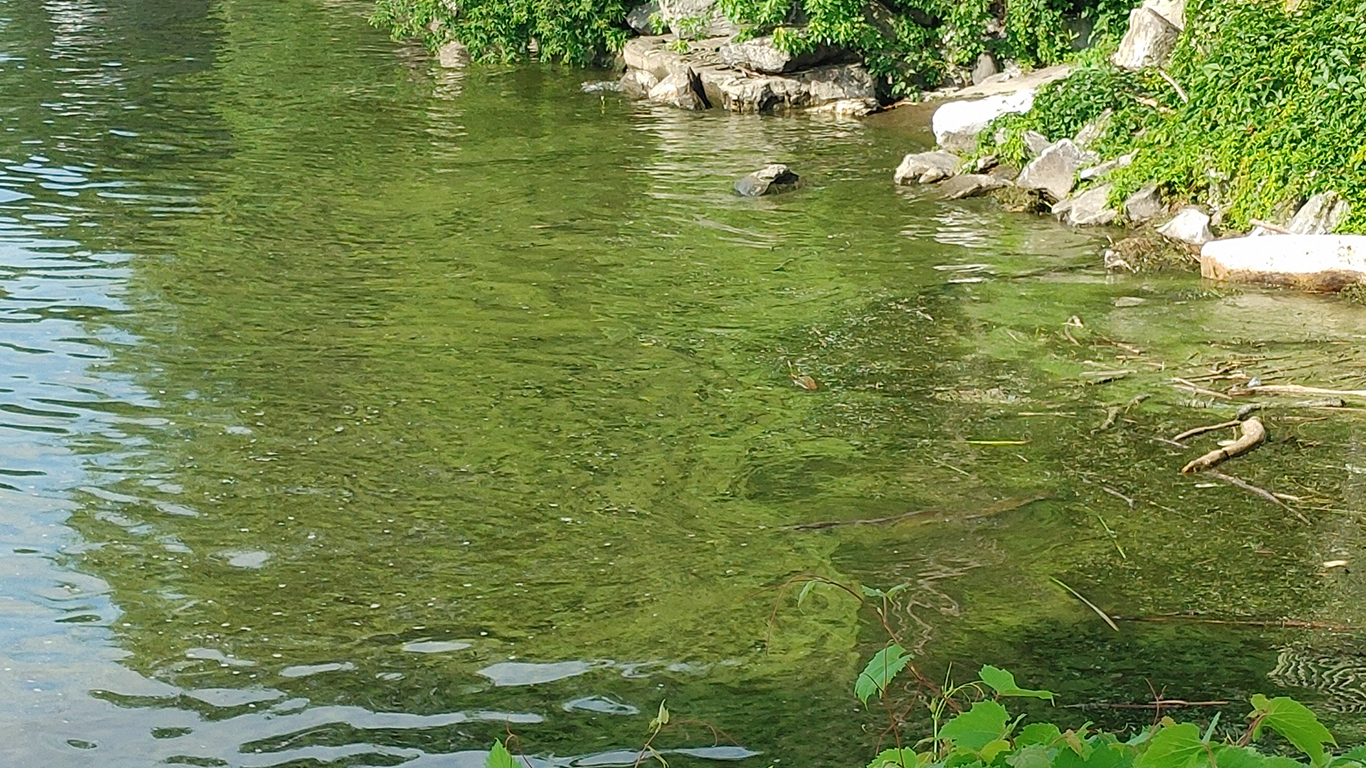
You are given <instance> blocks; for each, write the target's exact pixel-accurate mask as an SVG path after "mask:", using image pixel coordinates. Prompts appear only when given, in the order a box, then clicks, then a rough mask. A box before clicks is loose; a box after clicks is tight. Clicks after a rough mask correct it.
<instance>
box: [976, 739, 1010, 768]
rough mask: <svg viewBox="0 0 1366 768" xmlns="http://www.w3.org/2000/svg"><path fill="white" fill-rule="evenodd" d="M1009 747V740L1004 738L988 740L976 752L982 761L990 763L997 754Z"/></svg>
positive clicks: (1007, 749) (1002, 752)
mask: <svg viewBox="0 0 1366 768" xmlns="http://www.w3.org/2000/svg"><path fill="white" fill-rule="evenodd" d="M1011 749H1012V747H1011V746H1010V742H1008V741H1006V740H1005V739H997V740H995V741H993V742H989V743H988V744H987V745H986V746H985V747H982V749H981V750H980V751H979V753H978V754H980V755H981V756H982V762H983V763H985V764H987V765H991V764H992V763H993V762H995V760H996V758H997V756H999V755H1001V754H1004V753H1006V752H1009V751H1010V750H1011Z"/></svg>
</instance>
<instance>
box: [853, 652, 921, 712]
mask: <svg viewBox="0 0 1366 768" xmlns="http://www.w3.org/2000/svg"><path fill="white" fill-rule="evenodd" d="M910 661H911V657H910V656H909V655H907V654H906V649H905V648H902V647H901V646H899V645H897V644H896V643H892V644H891V645H889V646H887V647H886V648H883V649H882V650H880V651H878V652H877V653H875V654H873V658H871V659H869V660H868V666H866V667H864V668H863V671H862V672H860V673H859V676H858V680H855V681H854V694H855V695H856V696H858V697H859V700H860V701H862V702H863V703H864V704H867V703H868V698H869V697H870V696H872V695H873V694H875V693H876V694H878V695H879V696H880V695H882V694H883V693H886V692H887V686H889V685H891V684H892V678H894V677H896V676H897V673H899V672H901V670H903V669H905V668H906V665H907V664H908V663H910Z"/></svg>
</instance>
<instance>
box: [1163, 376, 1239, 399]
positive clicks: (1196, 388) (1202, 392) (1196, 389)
mask: <svg viewBox="0 0 1366 768" xmlns="http://www.w3.org/2000/svg"><path fill="white" fill-rule="evenodd" d="M1172 381H1173V382H1175V383H1177V384H1180V385H1181V386H1183V387H1187V388H1189V389H1191V390H1192V391H1194V392H1195V393H1196V394H1197V395H1205V396H1206V397H1217V398H1219V399H1220V400H1232V399H1233V398H1232V397H1230V396H1229V395H1226V394H1224V393H1223V392H1215V391H1214V390H1212V389H1205V388H1204V387H1202V386H1200V385H1199V384H1196V383H1195V382H1193V381H1187V380H1185V379H1183V378H1180V377H1179V376H1173V377H1172Z"/></svg>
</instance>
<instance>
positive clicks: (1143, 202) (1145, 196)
mask: <svg viewBox="0 0 1366 768" xmlns="http://www.w3.org/2000/svg"><path fill="white" fill-rule="evenodd" d="M1165 210H1167V207H1166V206H1165V205H1163V204H1162V195H1161V194H1160V193H1159V192H1158V191H1157V185H1156V184H1149V185H1148V186H1146V187H1143V188H1142V189H1140V190H1138V191H1137V192H1135V193H1133V194H1132V195H1129V198H1128V199H1127V200H1125V201H1124V218H1126V219H1128V220H1129V223H1130V224H1142V223H1143V222H1145V221H1151V220H1152V219H1155V218H1157V217H1158V216H1161V215H1162V212H1163V211H1165Z"/></svg>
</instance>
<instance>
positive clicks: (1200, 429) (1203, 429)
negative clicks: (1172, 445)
mask: <svg viewBox="0 0 1366 768" xmlns="http://www.w3.org/2000/svg"><path fill="white" fill-rule="evenodd" d="M1242 423H1243V422H1242V421H1241V420H1239V421H1225V422H1223V423H1222V424H1211V425H1209V426H1208V427H1196V428H1195V429H1188V430H1186V431H1185V432H1182V433H1181V434H1179V435H1177V436H1176V437H1173V438H1172V441H1173V442H1177V443H1179V442H1181V441H1182V440H1185V439H1186V438H1188V437H1195V436H1196V435H1203V434H1205V433H1206V432H1214V431H1216V430H1220V429H1228V428H1229V427H1236V426H1238V425H1239V424H1242Z"/></svg>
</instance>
